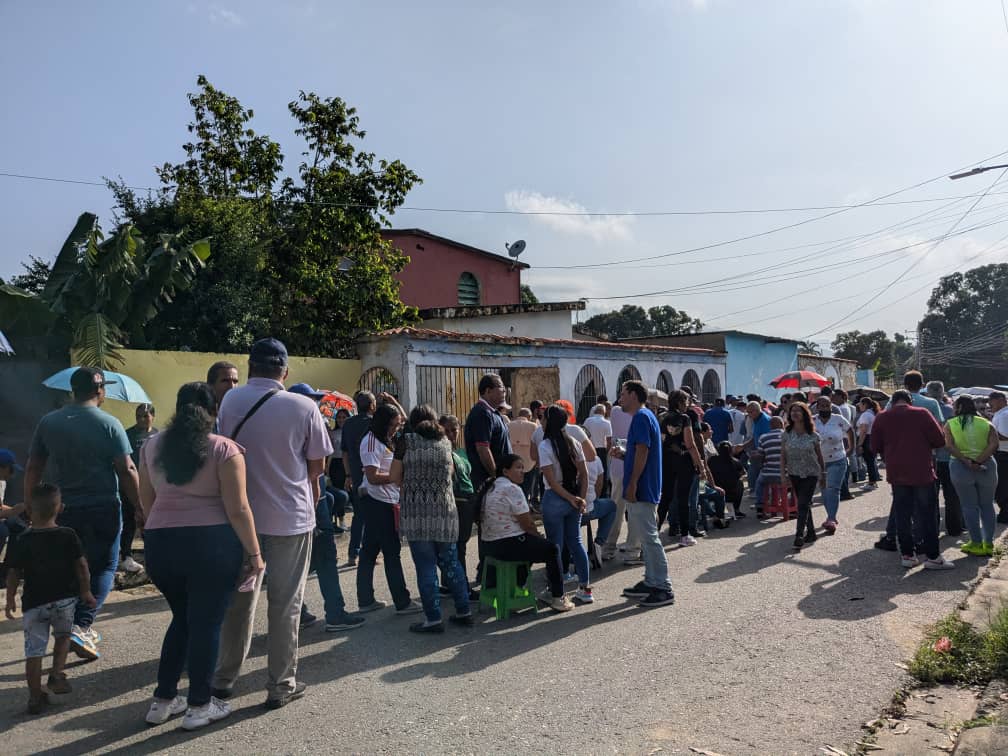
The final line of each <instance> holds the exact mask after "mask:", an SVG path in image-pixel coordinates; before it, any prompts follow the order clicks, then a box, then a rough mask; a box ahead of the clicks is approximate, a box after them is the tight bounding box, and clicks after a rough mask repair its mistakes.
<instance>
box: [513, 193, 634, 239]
mask: <svg viewBox="0 0 1008 756" xmlns="http://www.w3.org/2000/svg"><path fill="white" fill-rule="evenodd" d="M504 203H505V204H506V205H507V208H508V209H509V210H518V211H521V212H525V213H532V215H530V216H529V217H530V218H532V219H533V220H535V221H537V222H539V223H541V224H543V225H544V226H548V227H550V228H552V229H553V230H555V231H559V232H560V233H564V234H570V235H572V236H589V237H591V238H592V239H594V240H595V241H597V242H602V241H613V240H628V239H630V237H631V232H630V224H631V219H630V218H629V217H626V216H612V215H602V216H599V215H578V214H577V213H584V212H586V208H585V207H584V206H583V205H580V204H578V203H577V202H573V201H572V200H566V199H561V198H559V197H547V196H546V195H544V194H540V193H539V192H530V191H526V190H524V189H523V190H520V191H511V192H507V193H506V194H505V195H504ZM534 213H543V215H535V214H534ZM565 213H569V214H565Z"/></svg>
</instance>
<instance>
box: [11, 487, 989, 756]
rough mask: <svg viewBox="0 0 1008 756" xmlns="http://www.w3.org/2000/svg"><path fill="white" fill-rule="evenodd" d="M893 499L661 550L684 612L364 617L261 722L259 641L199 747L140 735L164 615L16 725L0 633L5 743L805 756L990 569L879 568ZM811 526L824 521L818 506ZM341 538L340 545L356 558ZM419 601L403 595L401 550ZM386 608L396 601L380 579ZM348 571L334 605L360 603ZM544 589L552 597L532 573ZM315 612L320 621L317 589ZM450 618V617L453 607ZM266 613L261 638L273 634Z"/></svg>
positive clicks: (607, 589)
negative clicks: (223, 713) (417, 631)
mask: <svg viewBox="0 0 1008 756" xmlns="http://www.w3.org/2000/svg"><path fill="white" fill-rule="evenodd" d="M887 511H888V489H887V488H884V487H883V488H882V489H880V490H879V491H877V492H875V493H871V494H864V495H861V496H859V497H858V499H857V500H855V501H853V502H845V503H843V504H842V508H841V511H840V524H841V528H840V530H839V531H838V533H837V535H836V536H835V537H833V538H820V540H819V541H818V542H817V543H815V544H813V545H812V546H810V547H809V548H807V549H806V550H804V551H803V552H801V554H800V555H797V556H796V555H794V554H793V552H792V550H791V541H792V538H793V530H792V528H793V525H792V523H787V524H781V523H779V522H778V521H773V522H774V523H775V524H773V525H763V524H761V523H758V522H757V521H756V520H755V519H753V518H752V517H750V518H747V519H746V520H744V521H742V522H741V523H735V524H734V525H733V526H732V527H731V528H730V529H729V530H726V531H716V532H714V533H712V535H711V536H710V537H708V538H706V539H704V540H701V542H700V544H699V545H698V546H696V547H693V548H688V549H679V548H678V547H671V546H669V547H668V554H669V563H670V567H671V570H672V575H673V582H674V586H675V590H676V598H677V603H676V605H675V606H674V607H670V608H664V609H656V610H651V611H645V610H641V609H638V608H637V607H636V606H635V605H633V604H631V603H628V602H627V601H625V600H624V599H622V598H620V596H619V594H620V591H621V590H622V589H623V588H624V587H626V586H628V585H631V584H633V583H634V582H636V581H637V580H638V579H639V576H640V572H641V570H640V568H614V567H609V568H608V569H605V570H603V571H602V572H601V573H600V574H598V575H597V576H596V577H595V579H594V580H593V582H594V583H595V586H596V590H595V595H596V597H597V598H596V603H595V604H594V605H592V606H587V607H580V608H578V609H576V610H574V611H573V612H570V613H568V614H566V615H554V614H552V613H550V612H540V613H539V614H538V615H535V616H527V615H526V616H522V617H513V618H511V619H510V620H508V621H506V622H496V621H495V620H494V619H493V618H492V617H489V616H487V615H481V621H480V623H479V625H478V626H477V627H476V628H475V629H473V630H463V629H459V628H455V627H449V628H448V630H447V632H446V633H445V635H443V636H415V635H413V634H411V633H409V632H407V626H408V624H409V623H410V622H412V621H415V619H416V618H415V617H396V616H394V615H393V614H392V611H391V610H388V609H387V610H384V611H382V612H379V613H376V614H371V615H368V619H367V623H366V625H365V626H364V627H363V628H362V629H358V630H355V631H352V632H348V633H345V634H326V633H324V632H323V631H322V629H321V625H319V626H316V627H314V628H311V629H309V630H306V631H305V632H304V633H303V634H302V638H301V647H302V655H301V667H300V676H301V677H302V679H304V680H305V681H306V682H307V683H308V685H309V686H310V688H309V695H308V696H307V697H306V698H305V699H303V700H301V701H298V702H295V703H292V704H291V705H290V706H288V707H286V708H284V709H281V710H279V711H275V712H267V711H266V710H264V709H263V708H262V706H261V704H262V702H263V699H264V695H265V694H264V691H263V683H264V676H265V672H264V663H265V658H264V656H263V654H264V652H265V644H264V643H263V642H262V638H261V637H257V639H256V641H255V642H254V644H253V647H252V653H251V655H250V659H249V662H248V664H247V665H246V667H245V674H244V676H243V677H242V679H241V680H240V681H239V683H238V687H237V689H236V690H237V693H238V695H237V697H236V698H235V699H234V701H233V703H234V706H235V708H236V711H235V713H234V714H233V715H232V717H231V718H230V719H228V720H225V721H223V722H221V723H219V724H217V725H214V726H210V727H208V728H206V729H204V730H201V731H198V732H196V733H191V734H190V733H184V732H183V731H182V730H180V729H178V728H177V724H178V721H177V720H173V721H172V722H170V723H169V724H168V725H166V726H163V727H157V728H148V727H147V726H146V725H145V724H144V723H143V716H144V714H145V713H146V708H147V703H148V700H149V696H150V694H151V691H152V689H153V682H154V676H155V672H156V666H157V655H158V650H159V644H160V640H161V637H162V632H163V630H164V628H165V627H166V625H167V622H168V614H167V612H166V610H165V604H164V602H163V601H162V600H161V598H160V597H159V596H158V595H157V594H155V593H150V592H146V593H144V592H141V593H139V594H136V595H126V594H117V595H116V596H114V597H113V599H112V600H110V601H109V603H108V604H106V606H105V609H104V611H103V612H102V614H101V615H100V616H99V619H98V623H97V625H96V626H97V627H99V628H100V630H101V632H102V634H103V635H104V637H105V640H104V642H103V644H102V652H103V653H104V657H103V658H102V659H101V660H100V661H98V662H95V663H91V664H79V663H77V664H74V666H72V668H71V669H70V670H69V675H70V679H71V682H72V683H73V685H74V686H75V690H74V692H73V693H71V694H70V695H68V696H61V697H59V698H58V699H57V704H56V705H55V706H53V707H51V708H50V710H49V712H48V713H47V714H45V715H43V716H41V717H33V718H30V717H28V716H27V715H25V714H24V713H23V711H24V707H25V701H26V700H27V692H26V689H25V688H24V683H23V678H22V674H23V662H22V633H21V625H20V619H18V621H17V622H3V623H0V660H2V661H0V732H3V733H4V735H3V738H4V740H3V745H2V747H0V750H2V751H3V752H4V753H5V754H27V753H40V752H41V753H84V752H102V753H119V752H122V753H127V752H128V753H131V754H133V753H151V752H155V751H160V750H167V749H170V750H172V751H173V752H177V753H210V752H214V751H228V752H230V753H250V754H251V753H299V752H309V751H312V752H331V753H351V752H353V753H419V752H425V753H440V752H459V753H465V752H469V753H535V752H544V753H640V754H648V753H653V752H655V750H656V749H661V752H663V753H684V752H688V748H689V747H690V746H694V747H697V748H703V749H708V750H710V751H715V752H717V753H721V754H730V755H735V754H757V753H759V754H767V753H773V754H790V753H795V754H813V753H817V752H818V749H819V748H820V747H821V746H823V745H827V744H829V745H833V746H836V747H838V748H846V747H848V746H850V745H851V744H852V743H853V742H854V741H855V740H857V739H859V738H860V733H861V731H860V725H861V723H862V722H864V721H866V720H869V719H872V718H873V717H875V716H876V715H877V714H878V711H879V708H880V706H881V705H882V704H884V703H886V702H887V701H888V700H889V698H890V697H891V695H892V693H893V691H894V690H895V689H896V688H897V687H898V686H899V685H900V684H901V682H902V680H903V675H904V674H905V673H904V672H903V671H902V670H901V669H900V668H899V667H897V666H896V664H897V663H898V662H900V661H901V660H902V659H905V658H906V656H907V655H908V653H909V651H910V650H911V649H912V648H913V646H914V644H915V642H916V639H917V637H918V633H919V630H920V628H921V627H922V626H923V625H924V624H926V623H928V622H931V621H933V620H935V619H937V618H938V617H939V616H941V615H942V614H944V613H946V612H948V611H950V610H951V609H952V608H954V607H955V605H956V604H957V603H958V602H959V601H960V600H961V599H962V598H963V596H964V594H965V592H966V590H967V587H968V584H969V583H970V581H972V580H973V579H974V578H975V577H976V576H977V574H978V571H979V569H980V567H981V560H978V559H973V560H970V559H967V558H966V557H964V556H963V555H961V554H960V553H959V552H958V550H957V549H955V544H954V543H953V541H952V539H948V538H946V539H944V541H943V545H944V546H945V547H946V551H945V555H946V557H951V558H954V559H955V560H956V561H957V564H958V568H957V569H956V570H953V571H948V572H923V571H922V570H921V569H920V568H918V569H915V570H913V571H911V572H910V573H909V574H906V573H904V571H903V570H902V569H901V568H900V566H899V563H898V557H897V556H896V555H895V554H893V553H889V552H882V551H878V550H876V549H873V548H872V546H871V544H872V542H873V541H874V540H875V538H876V537H877V534H878V531H879V529H880V528H881V527H882V525H883V523H884V516H885V515H886V513H887ZM815 518H816V522H821V521H822V520H823V519H824V515H823V514H822V509H821V507H818V506H817V507H816V510H815ZM345 544H346V541H345V539H343V540H341V542H340V549H341V552H345ZM404 563H405V564H406V565H407V568H408V574H407V578H408V582H409V583H410V584H415V581H414V580H413V577H412V571H411V569H409V568H411V564H410V563H409V558H408V552H406V551H404ZM377 574H378V576H379V577H378V579H377V581H376V583H377V586H378V588H379V596H380V597H383V598H385V599H388V595H387V589H386V587H385V585H384V577H383V576H382V573H381V571H380V568H379V571H378V573H377ZM353 575H354V573H353V572H352V571H345V572H344V573H343V588H344V591H345V592H346V593H347V596H348V598H350V604H351V607H353V606H354V605H355V603H356V602H355V601H354V600H353V598H352V596H353V595H354V594H353V587H352V586H353ZM536 579H537V581H540V582H541V581H542V577H541V575H539V574H538V573H537V576H536ZM308 597H309V601H310V605H311V608H312V609H313V610H314V611H316V612H318V613H321V612H320V610H321V601H320V598H319V593H318V588H317V586H316V584H315V582H314V580H313V581H312V582H311V583H310V585H309V589H308ZM448 606H449V607H450V602H448ZM264 614H265V613H264V611H263V608H262V604H261V605H260V612H259V615H260V616H259V620H260V630H261V629H262V623H263V620H264Z"/></svg>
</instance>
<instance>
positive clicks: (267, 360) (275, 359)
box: [249, 338, 287, 367]
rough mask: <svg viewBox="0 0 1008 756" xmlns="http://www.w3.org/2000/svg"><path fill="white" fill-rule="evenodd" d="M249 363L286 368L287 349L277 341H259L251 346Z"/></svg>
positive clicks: (267, 339)
mask: <svg viewBox="0 0 1008 756" xmlns="http://www.w3.org/2000/svg"><path fill="white" fill-rule="evenodd" d="M249 362H254V363H256V364H257V365H269V366H272V367H286V366H287V347H285V346H284V345H283V342H281V341H278V340H277V339H273V338H266V339H259V341H257V342H256V343H254V344H253V345H252V351H250V352H249Z"/></svg>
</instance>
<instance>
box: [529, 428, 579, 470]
mask: <svg viewBox="0 0 1008 756" xmlns="http://www.w3.org/2000/svg"><path fill="white" fill-rule="evenodd" d="M575 427H576V426H575ZM570 428H571V426H570V425H568V426H567V429H566V431H565V432H566V433H567V436H568V437H569V438H570V439H571V441H572V442H573V443H572V444H571V448H572V449H573V450H574V460H575V464H577V462H578V461H579V460H580V461H584V458H585V455H584V449H582V448H581V444H580V442H579V441H578V440H577V439H576V438H573V435H574V434H572V433H571V432H570ZM582 432H583V431H582ZM560 451H561V453H563V449H561V450H560ZM550 465H553V478H554V480H556V481H557V482H560V481H561V480H563V470H562V469H561V467H560V462H559V460H557V458H556V455H555V454H554V453H553V442H552V441H550V440H549V439H545V438H544V439H543V440H542V441H540V442H539V467H540V468H542V469H544V470H545V469H546V468H547V467H549V466H550Z"/></svg>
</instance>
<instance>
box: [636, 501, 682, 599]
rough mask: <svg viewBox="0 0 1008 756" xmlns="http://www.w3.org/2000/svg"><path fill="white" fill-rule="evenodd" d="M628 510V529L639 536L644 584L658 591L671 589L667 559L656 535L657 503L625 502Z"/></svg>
mask: <svg viewBox="0 0 1008 756" xmlns="http://www.w3.org/2000/svg"><path fill="white" fill-rule="evenodd" d="M627 507H628V508H629V510H630V530H631V532H632V533H634V535H636V536H638V537H639V538H640V543H641V552H642V553H643V555H644V585H646V586H647V587H648V588H654V589H655V590H659V591H671V590H672V583H671V582H670V581H669V574H668V559H667V558H666V557H665V548H664V547H663V546H662V542H661V538H659V537H658V516H657V515H658V513H657V509H658V505H657V504H651V503H648V502H645V501H631V502H628V503H627Z"/></svg>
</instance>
